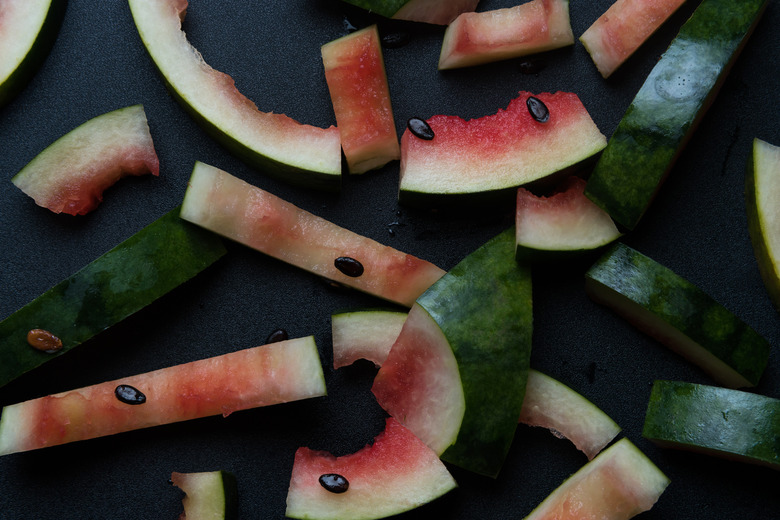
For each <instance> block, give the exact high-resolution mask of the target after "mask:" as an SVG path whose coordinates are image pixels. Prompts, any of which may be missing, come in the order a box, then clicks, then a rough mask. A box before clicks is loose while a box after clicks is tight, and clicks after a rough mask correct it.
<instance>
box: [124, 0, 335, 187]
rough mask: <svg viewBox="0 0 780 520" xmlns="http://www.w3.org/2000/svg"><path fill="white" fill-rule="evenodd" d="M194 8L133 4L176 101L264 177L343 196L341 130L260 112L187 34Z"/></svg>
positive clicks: (180, 2) (161, 1) (181, 2)
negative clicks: (189, 14)
mask: <svg viewBox="0 0 780 520" xmlns="http://www.w3.org/2000/svg"><path fill="white" fill-rule="evenodd" d="M187 3H188V2H187V0H130V10H131V12H132V15H133V20H134V21H135V25H136V28H137V30H138V33H139V35H140V37H141V41H142V42H143V44H144V47H146V50H147V51H148V53H149V55H150V57H151V59H152V61H153V62H154V64H155V66H156V67H157V69H158V70H159V72H160V74H161V75H162V77H163V78H164V80H165V82H166V84H167V86H168V89H169V90H170V92H171V94H172V95H173V97H175V98H176V99H177V101H179V102H180V103H181V105H182V106H183V107H184V108H185V110H187V111H188V112H189V113H190V114H191V115H192V116H193V117H194V119H195V120H196V121H197V122H198V123H199V124H201V125H202V126H203V127H204V129H205V130H206V131H207V132H209V133H210V134H211V135H212V136H213V137H214V138H215V139H216V140H217V141H219V142H220V143H222V144H223V145H224V146H225V147H226V148H227V149H228V150H230V151H231V152H232V153H234V154H235V155H236V156H238V157H240V158H241V159H243V160H244V161H245V162H247V163H248V164H250V165H252V166H254V167H256V168H258V169H259V170H261V171H262V172H264V173H267V174H269V175H272V176H274V177H276V178H278V179H280V180H283V181H286V182H289V183H292V184H296V185H301V186H306V187H311V188H316V189H322V190H329V191H334V190H338V189H340V186H341V141H340V138H339V132H338V129H337V128H336V127H335V126H331V127H329V128H319V127H315V126H311V125H305V124H301V123H298V122H297V121H295V120H293V119H292V118H290V117H288V116H286V115H284V114H275V113H272V112H261V111H260V110H258V108H257V106H256V105H255V104H254V103H253V102H252V101H250V100H249V99H247V98H246V97H245V96H244V95H243V94H241V93H240V92H239V91H238V89H237V88H236V86H235V82H234V81H233V79H232V78H231V77H230V76H228V75H227V74H224V73H222V72H219V71H216V70H214V69H213V68H211V67H210V66H209V65H208V64H207V63H206V62H205V61H204V60H203V57H202V56H201V54H200V53H199V52H198V51H197V50H196V49H195V48H194V47H192V45H191V44H190V43H189V42H188V41H187V37H186V35H185V33H184V32H183V31H182V27H181V24H182V19H183V17H184V14H185V12H186V10H187Z"/></svg>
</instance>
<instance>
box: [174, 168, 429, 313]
mask: <svg viewBox="0 0 780 520" xmlns="http://www.w3.org/2000/svg"><path fill="white" fill-rule="evenodd" d="M181 216H182V218H183V219H184V220H187V221H189V222H192V223H194V224H197V225H199V226H201V227H204V228H206V229H208V230H210V231H213V232H215V233H218V234H220V235H222V236H224V237H226V238H229V239H232V240H235V241H236V242H239V243H241V244H244V245H246V246H248V247H250V248H253V249H256V250H257V251H260V252H262V253H265V254H267V255H270V256H273V257H275V258H277V259H279V260H281V261H284V262H287V263H289V264H291V265H294V266H296V267H299V268H301V269H305V270H307V271H309V272H311V273H314V274H316V275H319V276H322V277H324V278H326V279H328V280H332V281H335V282H337V283H339V284H341V285H343V286H345V287H352V288H354V289H357V290H360V291H363V292H366V293H368V294H373V295H375V296H377V297H380V298H383V299H385V300H388V301H391V302H394V303H397V304H400V305H404V306H407V307H409V306H411V305H412V304H413V303H414V300H415V299H416V298H417V297H418V296H419V295H420V294H422V293H423V292H424V291H425V290H426V289H427V288H428V287H430V285H431V284H432V283H433V282H435V281H436V280H438V279H439V278H440V277H441V276H442V274H444V271H443V270H442V269H440V268H438V267H436V266H435V265H433V264H432V263H430V262H427V261H425V260H422V259H419V258H417V257H414V256H412V255H410V254H407V253H403V252H401V251H398V250H397V249H394V248H392V247H389V246H386V245H383V244H380V243H379V242H376V241H375V240H372V239H370V238H367V237H365V236H362V235H359V234H357V233H355V232H352V231H350V230H347V229H345V228H343V227H341V226H339V225H337V224H335V223H333V222H330V221H328V220H326V219H324V218H321V217H318V216H316V215H314V214H312V213H309V212H307V211H305V210H303V209H301V208H298V207H297V206H295V205H293V204H291V203H289V202H287V201H285V200H283V199H281V198H279V197H277V196H276V195H273V194H271V193H269V192H267V191H265V190H262V189H260V188H258V187H256V186H254V185H251V184H249V183H247V182H244V181H243V180H241V179H239V178H237V177H235V176H233V175H230V174H229V173H227V172H225V171H223V170H220V169H218V168H215V167H213V166H210V165H207V164H205V163H201V162H196V164H195V166H194V168H193V170H192V175H191V176H190V181H189V184H188V186H187V190H186V192H185V194H184V201H183V202H182V207H181ZM340 257H349V258H352V259H355V260H357V261H359V262H360V263H361V264H362V266H363V268H364V271H363V274H361V275H360V276H356V277H355V276H350V275H348V274H345V273H344V272H342V271H340V270H339V269H338V268H337V267H336V265H335V260H336V259H337V258H340Z"/></svg>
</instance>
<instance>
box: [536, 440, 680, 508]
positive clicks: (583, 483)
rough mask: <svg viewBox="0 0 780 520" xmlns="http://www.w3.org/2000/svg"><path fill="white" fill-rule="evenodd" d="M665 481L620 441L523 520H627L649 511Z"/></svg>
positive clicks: (643, 457) (639, 454)
mask: <svg viewBox="0 0 780 520" xmlns="http://www.w3.org/2000/svg"><path fill="white" fill-rule="evenodd" d="M669 483H670V480H669V478H668V477H667V476H666V475H664V474H663V473H662V472H661V470H660V469H658V467H657V466H656V465H655V464H653V462H652V461H651V460H650V459H648V458H647V456H646V455H645V454H644V453H642V452H641V451H640V450H639V448H637V447H636V446H635V445H634V444H633V443H632V442H631V441H629V440H628V439H625V438H623V439H620V440H619V441H617V442H616V443H615V444H613V445H612V446H610V447H609V448H607V449H606V450H604V451H602V452H601V453H599V455H598V456H596V458H594V459H593V460H591V461H590V462H588V463H587V464H585V466H583V467H582V468H581V469H580V470H579V471H577V472H576V473H574V474H573V475H572V476H571V477H569V478H568V479H566V480H565V481H564V482H563V483H562V484H561V485H560V486H558V488H556V489H555V491H553V492H552V493H551V494H550V495H549V496H548V497H547V498H546V499H544V500H543V501H542V503H541V504H539V506H537V507H536V509H534V510H533V511H532V512H531V513H530V514H529V515H528V516H526V517H525V520H542V519H548V518H599V519H602V520H628V519H629V518H632V517H634V516H636V515H638V514H639V513H642V512H644V511H649V510H650V509H652V507H653V505H655V503H656V502H657V501H658V499H659V498H660V496H661V494H662V493H663V492H664V490H665V489H666V487H667V486H668V485H669Z"/></svg>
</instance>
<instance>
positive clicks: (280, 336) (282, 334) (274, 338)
mask: <svg viewBox="0 0 780 520" xmlns="http://www.w3.org/2000/svg"><path fill="white" fill-rule="evenodd" d="M287 339H290V336H289V335H288V334H287V331H286V330H284V329H276V330H275V331H273V332H272V333H271V334H269V335H268V337H267V338H266V340H265V342H266V343H276V342H278V341H285V340H287Z"/></svg>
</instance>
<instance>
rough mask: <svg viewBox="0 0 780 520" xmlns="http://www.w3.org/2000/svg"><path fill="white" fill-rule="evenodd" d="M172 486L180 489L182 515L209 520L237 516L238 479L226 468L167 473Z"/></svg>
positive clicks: (225, 519) (229, 518)
mask: <svg viewBox="0 0 780 520" xmlns="http://www.w3.org/2000/svg"><path fill="white" fill-rule="evenodd" d="M171 482H172V483H173V485H175V486H176V487H178V488H179V489H181V490H182V491H184V493H185V494H186V497H184V498H183V499H182V504H183V505H184V513H183V518H192V519H195V520H197V519H200V518H203V519H210V520H237V519H238V482H237V481H236V476H235V475H234V474H233V473H230V472H229V471H224V470H216V471H206V472H200V473H176V472H174V473H173V474H172V475H171Z"/></svg>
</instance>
